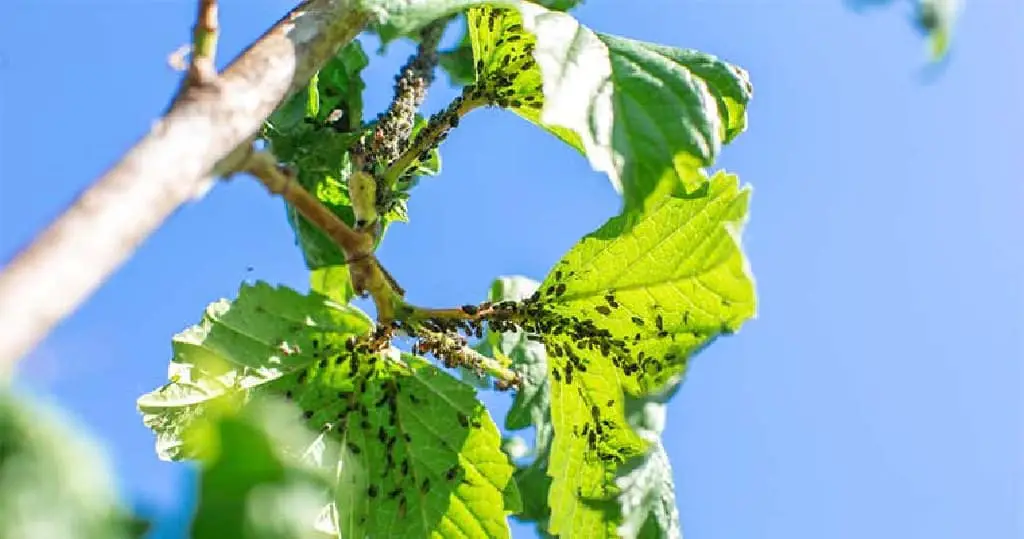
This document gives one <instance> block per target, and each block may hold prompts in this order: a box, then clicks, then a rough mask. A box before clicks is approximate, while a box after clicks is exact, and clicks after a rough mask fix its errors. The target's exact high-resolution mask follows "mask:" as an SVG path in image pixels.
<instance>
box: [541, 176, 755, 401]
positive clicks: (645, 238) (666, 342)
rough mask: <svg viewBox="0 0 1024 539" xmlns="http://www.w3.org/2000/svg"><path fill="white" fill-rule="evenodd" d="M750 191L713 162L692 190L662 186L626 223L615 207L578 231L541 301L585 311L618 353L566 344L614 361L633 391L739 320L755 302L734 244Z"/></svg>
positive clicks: (671, 370) (666, 374)
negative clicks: (589, 229) (668, 190)
mask: <svg viewBox="0 0 1024 539" xmlns="http://www.w3.org/2000/svg"><path fill="white" fill-rule="evenodd" d="M675 183H676V185H678V180H676V182H675ZM750 192H751V191H750V189H749V187H742V188H741V187H740V184H739V180H738V178H737V177H736V176H734V175H731V174H727V173H725V172H719V173H717V174H715V175H714V176H713V177H712V178H710V179H709V180H708V182H707V183H706V184H705V186H704V189H702V190H701V191H700V192H699V193H697V194H691V195H682V194H678V193H677V194H675V195H672V194H668V195H664V196H662V197H661V198H660V199H658V200H655V201H653V202H652V204H651V206H650V208H649V209H648V211H647V212H646V213H644V214H643V215H642V217H641V218H640V219H639V220H636V221H634V222H632V224H628V222H629V218H628V216H619V217H615V218H613V219H611V220H609V221H608V222H607V223H606V224H605V225H604V226H602V227H601V228H600V229H598V230H596V231H595V232H593V233H591V234H589V235H587V236H586V237H584V238H583V240H582V241H580V242H579V243H578V244H577V245H576V246H575V247H573V249H572V250H571V251H569V253H567V254H566V255H565V256H564V257H563V258H562V260H561V261H560V262H559V263H558V264H557V265H556V266H555V269H554V270H553V271H552V272H551V273H550V274H549V275H548V276H547V278H546V279H545V281H544V283H543V284H542V285H541V288H542V290H543V292H542V294H543V296H544V298H545V299H544V302H545V303H546V304H547V305H548V306H549V309H550V310H552V311H553V312H555V313H558V314H560V315H561V316H565V317H579V318H584V319H587V320H590V321H592V323H593V324H594V325H595V326H596V327H597V328H598V329H600V330H603V331H607V332H608V333H610V335H611V336H612V337H613V338H614V339H615V340H617V341H618V342H619V343H620V344H621V347H616V346H612V349H613V350H612V352H614V351H615V350H620V351H622V352H625V355H624V356H623V357H619V356H622V354H619V355H617V354H615V353H609V355H608V356H607V357H606V356H605V355H603V354H602V353H601V351H600V350H576V345H575V343H569V344H571V345H572V350H574V351H576V353H577V354H578V355H580V356H581V357H582V358H583V359H585V360H592V361H598V362H602V363H606V364H608V365H613V364H614V369H615V371H616V372H617V373H618V374H617V378H618V379H619V383H621V384H622V386H623V387H624V388H625V389H626V390H627V391H628V392H629V393H631V394H636V395H639V394H647V393H650V392H652V391H655V390H658V389H660V388H662V387H664V386H665V385H666V384H667V383H670V382H672V381H673V380H677V379H678V378H679V377H681V376H682V375H683V373H684V371H685V369H686V364H687V360H688V359H689V357H690V356H691V355H693V354H694V353H695V352H697V351H699V350H700V349H702V348H703V347H705V346H706V345H707V344H709V343H710V342H711V341H712V340H713V339H715V338H716V337H718V336H719V335H722V334H731V333H734V332H736V331H737V330H739V328H740V326H741V325H742V324H743V323H744V322H745V321H746V320H748V319H749V318H751V317H752V316H754V314H755V311H756V299H755V289H754V281H753V277H752V276H751V274H750V271H749V267H748V262H747V260H746V257H745V255H744V253H743V250H742V247H741V244H740V234H741V233H742V228H743V225H744V223H745V222H746V219H747V205H748V201H749V197H750ZM549 355H550V354H549ZM562 361H564V360H562Z"/></svg>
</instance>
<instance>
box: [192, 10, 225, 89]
mask: <svg viewBox="0 0 1024 539" xmlns="http://www.w3.org/2000/svg"><path fill="white" fill-rule="evenodd" d="M218 34H219V27H218V24H217V0H199V13H198V14H197V15H196V24H195V26H193V27H192V61H191V63H190V68H189V73H188V77H187V79H186V80H187V84H207V83H210V82H213V80H214V79H216V77H217V70H216V65H215V59H216V54H217V38H218Z"/></svg>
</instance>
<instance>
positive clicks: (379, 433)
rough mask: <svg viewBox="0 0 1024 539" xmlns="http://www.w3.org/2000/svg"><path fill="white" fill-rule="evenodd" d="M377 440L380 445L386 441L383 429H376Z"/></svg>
mask: <svg viewBox="0 0 1024 539" xmlns="http://www.w3.org/2000/svg"><path fill="white" fill-rule="evenodd" d="M377 439H378V440H380V443H384V441H385V440H387V439H388V433H387V432H384V427H377Z"/></svg>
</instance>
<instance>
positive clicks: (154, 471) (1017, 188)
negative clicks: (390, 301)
mask: <svg viewBox="0 0 1024 539" xmlns="http://www.w3.org/2000/svg"><path fill="white" fill-rule="evenodd" d="M291 3H292V2H290V1H285V0H223V1H222V8H221V18H222V24H223V27H224V35H223V38H222V58H223V60H224V61H226V60H228V59H230V58H231V57H233V56H234V55H235V54H237V53H238V52H239V51H240V50H241V49H242V47H243V46H244V45H246V44H247V43H249V42H250V41H251V40H252V39H254V38H255V37H257V36H258V35H259V34H260V33H261V32H262V31H263V30H264V29H265V28H267V27H268V26H269V25H270V24H272V23H273V22H274V21H275V20H276V19H277V18H278V17H279V16H280V15H281V14H283V13H284V12H285V11H286V9H287V8H288V7H289V5H290V4H291ZM869 3H875V2H869ZM967 4H968V5H967V6H966V9H965V12H964V14H963V17H962V19H961V23H960V26H959V31H958V33H957V36H956V38H957V39H956V42H955V45H954V47H955V48H954V50H953V53H952V57H951V58H949V61H948V62H947V63H946V64H945V65H943V66H941V67H940V68H937V69H936V68H927V67H926V66H925V58H926V54H925V48H924V47H925V45H924V42H923V41H922V40H921V39H920V36H918V35H917V34H916V33H915V32H914V30H913V29H912V28H911V27H910V25H909V24H908V13H909V9H907V8H908V3H907V2H895V3H893V4H892V5H890V6H887V7H882V8H878V9H870V10H867V11H864V12H857V11H855V10H851V9H850V6H849V5H847V4H844V2H843V1H842V0H770V1H769V0H760V1H758V0H744V1H740V0H715V1H709V0H703V1H698V0H689V1H681V0H671V1H670V0H635V1H632V2H629V3H628V7H626V6H627V3H626V2H612V1H609V0H590V1H589V2H588V3H587V4H586V5H585V6H584V7H583V8H582V9H581V10H579V12H578V16H579V18H580V19H582V21H583V22H584V23H586V24H588V25H590V26H591V27H593V28H595V29H598V30H601V31H604V32H609V33H615V34H621V35H625V36H629V37H633V38H638V39H642V40H646V41H654V42H660V43H666V44H670V45H674V46H680V47H694V48H698V49H701V50H704V51H707V52H711V53H714V54H717V55H719V56H722V57H724V58H725V59H727V60H729V61H732V62H734V63H737V64H739V65H741V66H743V67H745V68H747V69H748V70H749V71H750V74H751V77H752V80H753V83H754V88H755V97H754V101H753V103H752V104H751V106H750V110H749V114H750V116H749V119H750V122H749V123H750V128H749V131H748V132H747V133H745V134H744V135H742V136H740V137H739V139H738V140H737V141H736V142H735V143H734V144H732V145H731V146H729V147H727V148H726V150H725V152H724V155H723V157H722V159H721V161H720V165H721V166H723V167H725V168H727V169H729V170H730V171H733V172H736V173H738V174H740V176H741V178H743V180H744V181H746V182H749V183H751V184H752V185H754V188H755V193H754V197H753V201H752V213H751V220H750V223H749V224H748V227H747V230H746V235H745V243H746V249H747V253H748V254H749V256H750V259H751V263H752V266H753V270H754V273H755V276H756V278H757V283H758V288H759V295H760V309H759V310H760V312H759V318H758V319H757V320H755V321H752V322H750V323H749V324H748V325H747V326H745V327H744V328H743V330H742V331H741V332H740V333H739V334H738V335H736V336H734V337H731V338H727V339H721V340H719V341H718V342H717V343H716V344H715V345H713V346H712V347H711V348H710V349H708V350H707V351H706V352H704V353H703V354H702V355H701V356H700V357H699V358H698V359H697V360H696V361H695V362H694V363H693V364H692V365H693V366H692V369H691V371H690V376H689V378H688V380H687V382H686V385H685V386H684V387H683V390H682V391H681V392H680V394H679V396H678V397H677V398H676V399H675V400H674V401H673V402H672V404H671V407H670V409H669V418H668V426H667V429H666V434H665V438H666V439H665V444H666V446H667V451H668V453H669V454H670V456H671V457H672V459H673V460H672V462H673V466H674V478H675V482H676V488H677V494H678V502H679V510H680V515H681V518H682V522H683V526H684V533H685V534H686V536H687V537H688V538H689V539H737V538H742V539H747V538H766V539H825V538H827V539H846V538H850V539H855V538H856V539H861V538H864V537H871V538H874V539H907V538H928V539H974V538H985V539H1010V538H1020V537H1024V279H1022V277H1024V241H1022V239H1021V236H1022V231H1024V211H1022V209H1024V182H1022V180H1021V170H1022V169H1024V157H1022V155H1024V154H1022V150H1021V135H1020V129H1021V121H1022V120H1024V105H1022V104H1021V100H1022V98H1024V69H1022V67H1021V66H1022V65H1024V60H1022V59H1024V3H1022V2H1020V1H1018V0H973V1H971V0H968V2H967ZM193 16H194V1H192V0H161V1H156V0H150V1H139V0H92V1H89V0H82V1H73V0H8V1H7V2H3V3H2V6H0V259H3V260H5V261H6V260H9V258H10V257H11V256H13V254H14V253H15V252H16V251H17V249H18V248H19V247H20V246H21V245H23V244H24V243H25V242H27V241H28V240H29V239H31V238H32V236H33V235H34V234H35V233H36V232H37V231H39V230H40V228H41V227H43V226H44V225H45V224H46V223H48V222H49V221H50V220H51V219H52V218H53V217H55V216H56V215H57V214H58V213H59V212H60V211H61V210H62V209H63V208H64V207H65V205H66V204H67V203H68V202H70V201H71V200H72V199H73V197H74V196H75V194H76V193H77V192H78V191H79V190H81V189H82V188H84V187H85V186H86V185H88V183H89V182H91V181H92V180H93V179H94V178H96V177H97V176H98V175H99V174H101V173H102V172H103V171H104V170H105V169H106V168H107V167H108V166H110V165H111V164H112V163H114V162H115V161H116V159H117V158H119V157H120V155H121V154H122V153H123V152H124V151H125V150H126V149H128V148H129V147H130V145H131V144H132V143H133V142H134V141H135V140H136V139H137V138H138V137H139V136H141V135H142V134H143V133H144V132H145V131H146V130H147V129H148V127H149V125H150V122H151V120H152V119H153V118H155V117H156V116H157V115H158V114H159V113H160V112H161V111H162V110H163V107H164V106H165V105H166V104H167V102H168V99H169V98H170V97H171V95H172V93H173V91H174V89H175V87H176V84H177V81H178V77H179V75H178V74H176V73H174V72H172V71H171V70H170V69H169V68H168V67H167V65H166V62H165V58H166V57H167V55H168V53H170V52H171V51H173V50H175V49H177V48H178V47H179V46H180V45H181V44H183V43H185V42H186V41H187V40H188V37H189V29H190V27H191V24H192V22H193ZM450 37H451V36H450ZM366 43H367V45H368V49H369V50H370V51H372V50H373V49H375V48H376V42H375V41H373V40H367V42H366ZM410 51H411V48H410V47H408V46H405V45H403V46H395V47H393V48H392V51H391V52H392V54H390V55H389V56H388V57H387V58H386V59H384V60H383V61H378V62H376V63H375V64H374V66H372V67H371V69H370V70H369V71H368V74H369V77H370V78H369V90H368V93H367V95H366V103H367V113H368V114H370V115H372V114H375V113H376V112H377V111H379V110H381V109H382V108H383V107H384V106H386V103H387V101H388V100H389V98H390V94H391V80H392V76H393V74H394V73H395V71H396V69H397V67H398V66H399V65H400V63H401V62H402V61H404V59H405V58H406V56H407V55H408V54H409V52H410ZM440 82H441V84H440V85H438V86H436V87H435V89H434V90H432V92H431V94H430V98H429V100H428V107H429V108H431V109H432V110H436V109H437V108H439V107H441V106H442V105H443V104H444V103H446V102H447V101H448V100H449V99H451V97H453V95H454V93H453V91H452V90H450V89H449V88H447V87H446V79H445V78H444V77H442V78H441V79H440ZM442 152H443V158H444V170H443V174H442V176H440V177H438V178H432V179H431V178H427V179H424V180H423V181H422V182H421V184H420V186H419V187H418V188H417V189H416V190H415V191H414V195H413V198H412V202H411V204H410V212H409V213H410V216H411V219H412V223H411V224H410V225H401V224H399V225H395V226H394V227H392V228H391V230H390V231H389V233H388V236H387V237H386V239H385V241H384V244H383V247H382V249H381V251H380V256H381V259H382V260H383V262H384V263H385V264H386V265H387V266H388V268H389V269H391V270H392V272H393V273H394V274H395V276H396V277H397V278H398V279H399V281H400V282H401V283H402V284H403V285H404V286H405V288H407V289H408V291H409V298H410V300H411V301H413V302H416V303H420V304H427V305H435V306H449V305H456V304H461V303H467V302H474V301H479V300H481V299H483V298H484V295H485V294H486V291H487V289H488V286H489V284H490V282H491V280H492V279H493V278H494V277H495V276H498V275H503V274H523V275H527V276H530V277H533V278H535V279H540V278H543V276H544V275H545V273H546V272H547V270H548V268H549V267H550V266H551V265H552V264H554V263H555V262H556V261H557V260H558V259H559V257H560V256H561V255H562V254H563V253H564V252H565V251H567V250H568V249H569V248H570V247H571V246H572V245H573V244H574V243H575V242H576V241H577V240H578V239H579V238H580V237H581V236H583V235H584V234H586V233H588V232H590V231H591V230H593V229H595V228H597V227H598V226H600V225H601V224H602V223H603V222H604V221H605V220H606V219H607V218H609V217H611V216H612V215H613V214H614V213H616V212H617V210H618V209H619V204H620V202H619V199H618V197H617V196H616V194H615V193H614V191H613V190H612V188H611V186H610V184H609V183H608V181H607V180H606V179H605V178H604V177H602V176H601V175H598V174H596V173H594V172H592V171H591V170H590V169H589V166H588V165H587V163H586V161H585V160H584V159H582V158H581V157H579V156H578V155H577V154H575V153H574V152H573V151H572V150H570V149H569V148H568V147H566V146H564V145H561V144H559V143H557V142H556V141H555V140H554V139H553V138H551V137H550V136H549V135H546V134H545V133H543V132H541V131H540V130H537V129H535V128H533V127H531V126H530V125H528V124H527V123H526V122H524V121H522V120H520V119H518V118H516V117H514V116H512V115H511V114H505V113H502V112H501V111H497V110H489V111H481V112H475V113H473V114H472V115H471V116H470V117H469V118H468V119H466V120H465V121H463V123H462V125H461V126H460V128H459V129H458V130H457V131H456V132H455V133H454V134H453V135H452V136H451V137H449V139H448V141H447V142H446V143H445V144H444V146H443V147H442ZM248 267H252V268H254V269H253V271H251V272H249V271H247V268H248ZM251 278H259V279H264V280H267V281H270V282H273V283H283V284H287V285H290V286H293V287H296V288H299V289H305V287H306V273H305V271H304V266H303V263H302V259H301V256H300V254H299V251H298V250H297V249H296V248H295V247H294V245H293V236H292V233H291V230H290V229H289V228H288V225H287V224H286V222H285V219H284V210H283V207H282V203H281V201H280V200H277V199H272V198H270V197H269V196H267V194H266V193H265V192H264V190H263V188H262V187H261V186H260V185H258V184H257V183H256V182H253V181H251V180H249V179H247V178H238V179H236V180H235V181H233V182H231V183H230V184H226V185H221V186H218V187H217V188H216V189H214V190H213V191H212V192H211V193H210V194H209V195H208V196H207V197H206V198H205V199H204V200H202V201H201V202H199V203H197V204H194V205H191V206H189V207H187V208H185V209H183V210H182V211H180V212H178V213H177V214H176V215H175V216H174V217H173V218H172V219H171V220H170V221H169V222H168V223H167V224H166V226H164V227H163V228H162V229H161V230H160V231H159V232H157V233H156V234H155V235H154V236H153V237H151V238H150V240H149V241H148V242H147V243H146V244H145V245H144V246H143V247H142V248H141V249H140V250H139V251H138V253H137V254H136V255H135V257H134V258H133V259H132V260H131V261H130V262H129V263H128V264H127V265H126V266H124V268H123V269H122V270H121V271H119V272H118V273H117V274H116V275H115V276H114V277H113V278H112V279H111V280H110V281H109V282H108V283H107V284H106V286H104V287H103V288H102V289H101V290H100V291H99V292H98V293H97V294H96V295H95V296H94V297H93V298H92V299H91V300H90V301H89V302H88V303H86V304H85V305H84V307H83V308H82V309H81V310H79V311H78V312H77V314H75V315H74V316H73V317H72V318H70V319H69V320H68V321H67V322H65V323H64V324H62V325H61V326H60V327H59V328H58V329H57V330H56V331H55V332H54V333H53V334H52V335H51V336H50V338H49V339H48V340H47V341H46V342H45V343H44V344H43V345H42V346H41V347H39V349H38V350H36V351H35V352H34V353H33V354H32V355H31V356H30V357H29V358H28V359H26V361H25V362H24V364H23V370H22V378H21V381H20V384H22V386H23V387H26V388H30V389H32V390H35V391H39V392H42V393H43V394H45V395H48V396H51V397H52V398H53V399H55V400H56V401H57V402H58V403H60V404H61V405H63V406H64V407H66V408H67V409H68V410H70V412H71V413H72V414H73V416H74V417H75V418H77V419H78V420H80V422H81V424H82V425H83V426H84V427H85V428H87V429H88V431H90V432H91V433H92V434H93V435H95V436H97V437H99V439H100V440H101V441H102V442H103V443H104V444H105V445H106V447H107V448H108V449H109V452H110V455H111V457H112V460H113V462H114V463H115V465H116V467H117V470H118V472H119V474H120V483H121V485H122V487H123V491H124V493H125V496H126V498H128V499H130V500H133V501H135V502H137V503H140V504H144V505H146V506H147V507H150V508H152V509H153V510H155V511H157V512H159V513H160V514H163V515H174V514H182V513H183V512H184V511H187V510H188V505H187V504H188V503H189V499H188V497H187V496H185V495H184V493H185V492H187V491H188V490H187V489H188V488H190V485H191V483H190V482H189V481H190V478H189V474H188V473H186V472H187V468H186V467H185V466H183V465H181V464H169V463H162V462H159V461H158V460H157V458H156V456H155V453H154V451H153V437H152V435H151V434H150V432H149V431H148V430H147V429H146V428H145V427H144V426H143V425H142V422H141V421H140V418H139V416H138V414H137V412H136V411H135V399H136V397H138V396H139V395H140V394H142V393H144V392H146V391H149V390H151V389H153V388H155V387H157V386H159V385H160V384H162V383H163V382H164V381H165V379H166V366H167V361H168V359H169V357H170V337H171V336H172V335H173V334H174V333H176V332H178V331H180V330H181V329H183V328H184V327H186V326H187V325H190V324H192V323H194V322H196V321H198V319H199V317H200V315H201V313H202V310H203V308H204V307H205V306H206V305H207V304H208V303H210V302H212V301H214V300H217V299H218V298H221V297H232V296H233V295H234V293H235V292H236V291H237V288H238V285H239V283H240V281H242V280H244V279H251ZM488 399H489V401H488V402H492V403H499V404H498V405H497V407H496V409H497V410H498V412H499V413H504V410H505V406H506V404H505V399H506V397H488ZM499 420H500V419H499ZM170 520H172V521H173V520H174V519H173V518H171V519H170ZM179 520H180V519H179ZM163 531H164V536H167V537H172V536H174V534H173V533H171V531H173V527H167V526H165V527H164V530H163ZM515 534H516V536H517V537H529V536H531V533H530V531H529V529H528V528H525V527H521V526H517V527H516V528H515Z"/></svg>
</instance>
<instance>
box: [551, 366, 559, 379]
mask: <svg viewBox="0 0 1024 539" xmlns="http://www.w3.org/2000/svg"><path fill="white" fill-rule="evenodd" d="M551 376H552V377H553V378H554V379H555V381H556V382H561V381H562V375H560V374H558V369H555V368H552V369H551Z"/></svg>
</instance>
